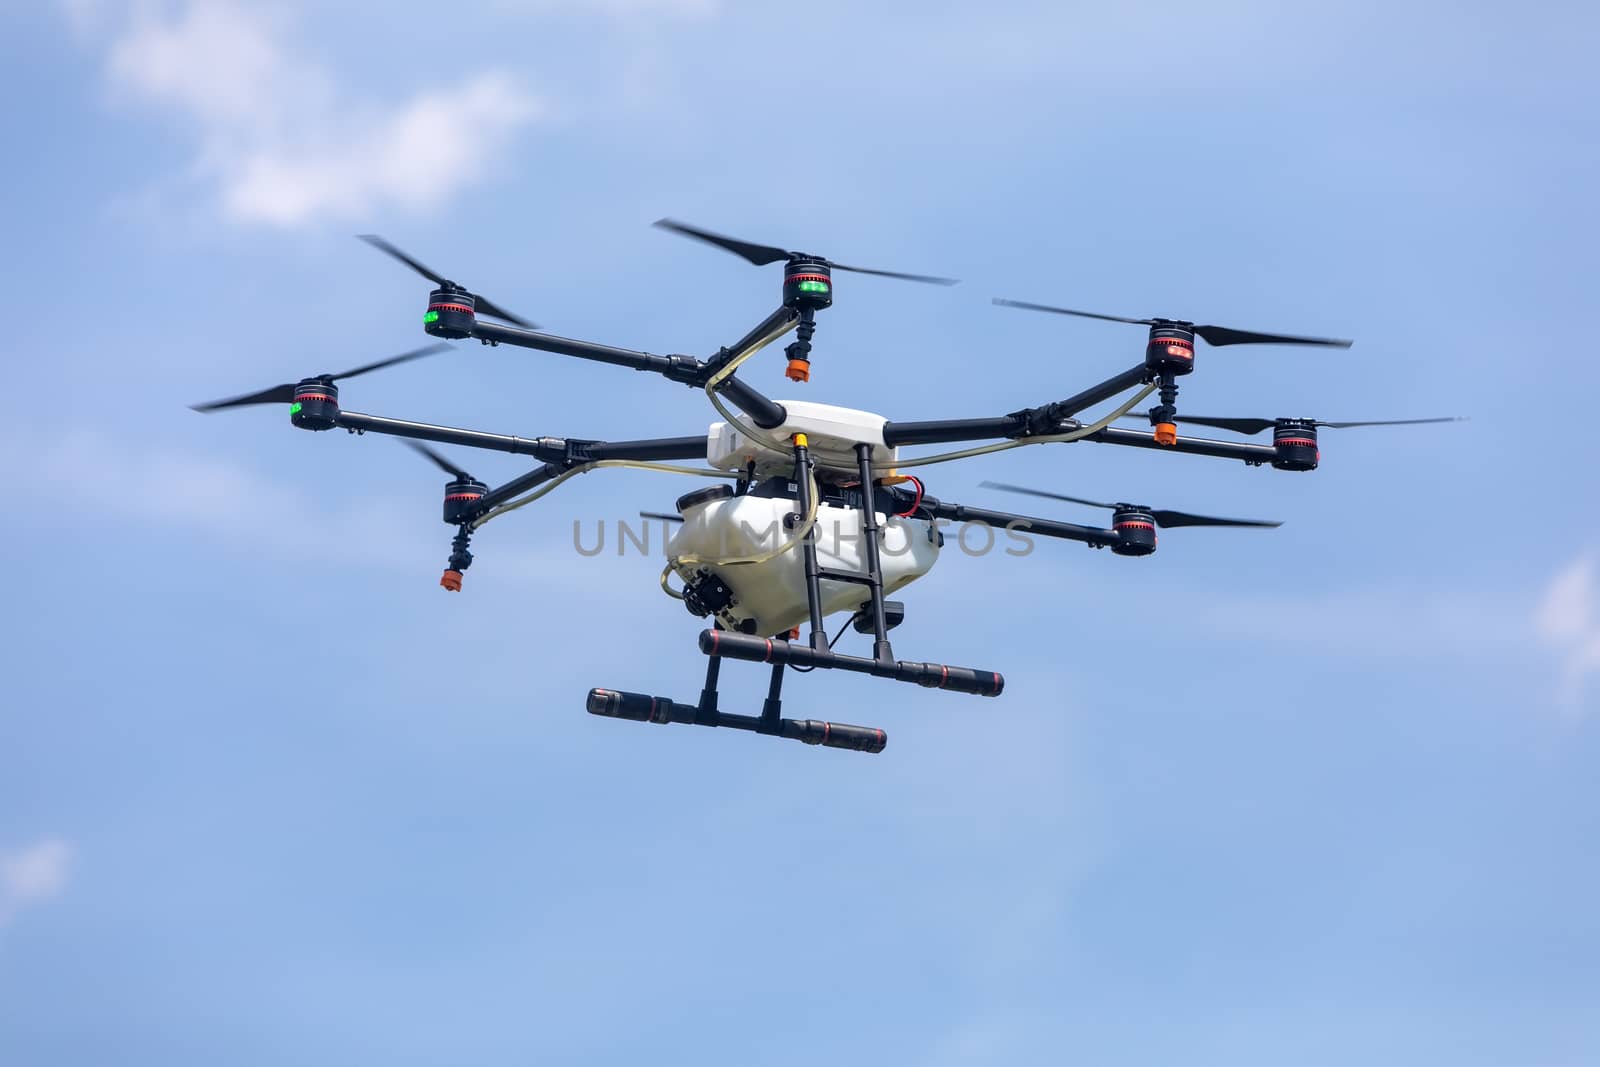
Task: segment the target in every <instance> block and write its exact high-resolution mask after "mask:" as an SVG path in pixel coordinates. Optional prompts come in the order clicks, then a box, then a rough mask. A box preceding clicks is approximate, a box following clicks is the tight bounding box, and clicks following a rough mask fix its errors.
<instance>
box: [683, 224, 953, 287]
mask: <svg viewBox="0 0 1600 1067" xmlns="http://www.w3.org/2000/svg"><path fill="white" fill-rule="evenodd" d="M655 225H657V226H659V227H661V228H662V229H663V230H671V231H672V232H674V233H681V234H683V235H684V236H685V237H693V238H695V239H696V240H699V241H705V242H706V243H708V244H714V245H716V246H717V247H718V248H722V249H726V250H727V251H729V252H732V253H733V254H734V255H736V256H739V257H740V258H742V259H744V260H746V261H748V262H750V263H754V264H755V265H756V266H758V267H765V266H767V265H768V264H769V263H777V262H780V261H783V260H790V259H802V258H803V259H821V260H822V262H824V263H826V264H827V265H828V266H830V267H832V268H833V269H834V270H847V271H851V272H853V273H855V274H876V275H879V276H880V277H884V278H900V279H903V280H905V281H909V282H927V283H928V284H930V285H955V284H956V279H954V278H939V277H935V276H934V275H931V274H905V273H902V272H900V271H893V270H874V269H873V268H871V267H850V266H846V265H845V264H843V263H836V262H834V261H833V260H831V259H823V257H821V256H815V257H813V256H810V255H809V254H807V253H804V252H790V251H788V250H786V249H783V248H779V247H778V246H777V245H758V244H755V243H753V242H750V241H741V240H739V239H738V238H737V237H724V236H723V235H722V234H720V233H712V232H711V231H710V230H702V229H700V228H699V227H698V226H690V225H689V224H688V223H685V222H678V221H676V220H674V219H657V220H656V222H655Z"/></svg>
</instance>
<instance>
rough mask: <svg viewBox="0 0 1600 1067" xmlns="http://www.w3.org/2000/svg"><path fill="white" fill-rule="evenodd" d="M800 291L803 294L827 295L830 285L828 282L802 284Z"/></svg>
mask: <svg viewBox="0 0 1600 1067" xmlns="http://www.w3.org/2000/svg"><path fill="white" fill-rule="evenodd" d="M800 291H801V292H802V293H826V292H827V291H828V283H827V282H801V283H800Z"/></svg>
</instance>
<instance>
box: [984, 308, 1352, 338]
mask: <svg viewBox="0 0 1600 1067" xmlns="http://www.w3.org/2000/svg"><path fill="white" fill-rule="evenodd" d="M994 302H995V303H996V304H999V305H1000V306H1002V307H1011V308H1026V309H1028V310H1029V311H1049V312H1053V313H1055V314H1057V315H1077V316H1079V317H1080V318H1085V319H1104V320H1105V321H1107V322H1126V323H1129V324H1131V325H1134V326H1181V327H1183V328H1184V329H1186V330H1190V331H1192V332H1193V333H1194V334H1195V336H1197V337H1199V338H1201V339H1202V340H1203V341H1205V342H1206V343H1207V344H1209V345H1213V346H1215V347H1217V348H1221V347H1222V346H1223V345H1327V346H1331V347H1333V348H1349V347H1350V346H1351V345H1352V344H1354V342H1353V341H1341V340H1338V339H1336V338H1332V337H1299V336H1296V335H1294V334H1288V333H1258V332H1256V331H1254V330H1235V329H1231V328H1229V327H1227V326H1196V325H1195V324H1194V323H1192V322H1188V321H1186V320H1184V319H1126V318H1123V317H1122V316H1121V315H1101V314H1098V313H1096V312H1093V311H1074V310H1072V309H1071V308H1058V307H1051V306H1050V305H1049V304H1030V303H1028V302H1027V301H1025V300H1007V299H1005V298H1004V297H998V296H997V297H995V298H994Z"/></svg>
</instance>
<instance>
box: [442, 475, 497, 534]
mask: <svg viewBox="0 0 1600 1067" xmlns="http://www.w3.org/2000/svg"><path fill="white" fill-rule="evenodd" d="M488 491H489V487H488V486H487V485H485V484H484V483H483V482H480V481H478V480H477V479H476V478H456V479H453V480H452V481H450V482H449V483H448V484H446V485H445V487H444V521H445V522H448V523H450V524H451V525H459V524H460V523H463V522H466V521H467V520H469V519H471V518H472V517H473V515H474V513H475V512H476V511H477V507H478V501H480V500H482V499H483V494H485V493H487V492H488Z"/></svg>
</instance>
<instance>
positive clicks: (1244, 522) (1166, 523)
mask: <svg viewBox="0 0 1600 1067" xmlns="http://www.w3.org/2000/svg"><path fill="white" fill-rule="evenodd" d="M1150 514H1152V515H1154V516H1155V519H1156V525H1157V526H1159V527H1161V528H1162V529H1164V530H1167V529H1175V528H1176V527H1179V526H1259V527H1264V528H1267V529H1276V528H1277V527H1279V526H1282V525H1283V523H1281V522H1274V521H1272V520H1271V519H1222V518H1218V517H1217V516H1215V515H1194V514H1191V513H1189V512H1187V511H1167V510H1162V509H1157V510H1155V511H1152V512H1150Z"/></svg>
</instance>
